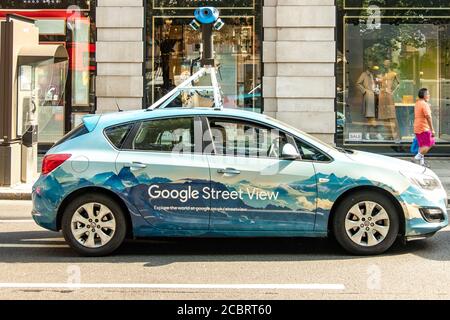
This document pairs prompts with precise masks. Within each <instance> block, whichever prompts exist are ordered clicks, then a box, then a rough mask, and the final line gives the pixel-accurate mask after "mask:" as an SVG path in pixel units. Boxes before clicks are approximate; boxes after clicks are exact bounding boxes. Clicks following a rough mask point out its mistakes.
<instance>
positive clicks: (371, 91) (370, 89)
mask: <svg viewBox="0 0 450 320" xmlns="http://www.w3.org/2000/svg"><path fill="white" fill-rule="evenodd" d="M372 65H373V63H372V62H369V63H368V64H367V67H366V70H365V71H364V72H363V73H362V74H361V75H360V76H359V78H358V81H357V82H356V86H357V88H358V89H359V91H360V92H361V93H362V95H363V114H364V116H365V117H366V119H367V124H368V125H369V129H368V130H367V131H366V133H365V139H366V140H370V138H371V136H370V134H371V133H372V130H373V127H374V126H376V124H377V121H376V112H375V106H376V96H377V95H378V93H379V92H378V90H379V89H377V86H376V82H375V76H374V74H373V71H372V69H373V66H372Z"/></svg>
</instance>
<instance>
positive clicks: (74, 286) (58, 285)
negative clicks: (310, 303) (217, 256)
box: [0, 283, 346, 290]
mask: <svg viewBox="0 0 450 320" xmlns="http://www.w3.org/2000/svg"><path fill="white" fill-rule="evenodd" d="M0 289H235V290H246V289H253V290H264V289H271V290H345V289H346V288H345V286H344V285H343V284H139V283H136V284H135V283H0Z"/></svg>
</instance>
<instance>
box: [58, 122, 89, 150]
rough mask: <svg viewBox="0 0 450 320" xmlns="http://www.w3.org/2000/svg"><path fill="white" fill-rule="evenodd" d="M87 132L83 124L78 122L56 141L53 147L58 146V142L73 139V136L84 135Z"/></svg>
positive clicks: (61, 142)
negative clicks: (76, 125)
mask: <svg viewBox="0 0 450 320" xmlns="http://www.w3.org/2000/svg"><path fill="white" fill-rule="evenodd" d="M87 133H89V130H88V129H87V128H86V126H85V125H84V124H80V125H79V126H78V127H76V128H75V129H73V130H72V131H70V132H69V133H68V134H66V135H65V136H64V137H63V138H62V139H61V140H59V141H58V142H56V143H55V144H54V145H53V147H56V146H59V145H60V144H63V143H64V142H67V141H70V140H73V139H75V138H78V137H81V136H82V135H85V134H87Z"/></svg>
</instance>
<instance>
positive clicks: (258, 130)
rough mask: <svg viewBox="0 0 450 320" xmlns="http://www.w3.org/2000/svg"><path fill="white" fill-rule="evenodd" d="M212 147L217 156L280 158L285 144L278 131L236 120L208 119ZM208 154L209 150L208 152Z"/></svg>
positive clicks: (285, 140)
mask: <svg viewBox="0 0 450 320" xmlns="http://www.w3.org/2000/svg"><path fill="white" fill-rule="evenodd" d="M208 120H209V127H210V130H211V138H212V143H211V145H212V147H213V148H207V149H214V152H215V154H217V155H226V156H241V157H258V158H280V157H281V150H282V148H283V146H284V145H285V144H286V143H287V138H286V135H285V134H284V133H282V132H280V131H279V130H275V129H272V128H268V127H265V126H262V125H259V124H256V123H251V122H247V121H242V120H238V119H225V118H209V119H208ZM208 152H209V150H208Z"/></svg>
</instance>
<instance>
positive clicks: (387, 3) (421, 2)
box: [343, 0, 450, 9]
mask: <svg viewBox="0 0 450 320" xmlns="http://www.w3.org/2000/svg"><path fill="white" fill-rule="evenodd" d="M343 1H344V5H345V7H346V8H367V7H368V6H378V7H380V8H405V9H412V8H450V4H449V2H448V0H394V1H393V0H343Z"/></svg>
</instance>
